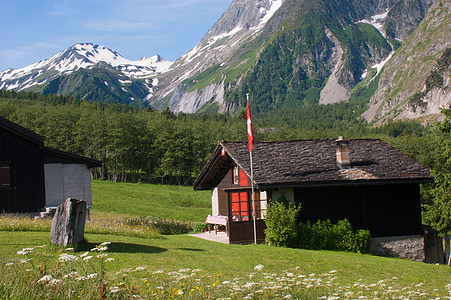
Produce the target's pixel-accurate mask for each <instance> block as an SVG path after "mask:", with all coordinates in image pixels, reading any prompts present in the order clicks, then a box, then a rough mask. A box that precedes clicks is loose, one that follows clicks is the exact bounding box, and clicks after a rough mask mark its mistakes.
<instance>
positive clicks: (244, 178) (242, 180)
mask: <svg viewBox="0 0 451 300" xmlns="http://www.w3.org/2000/svg"><path fill="white" fill-rule="evenodd" d="M240 185H241V186H247V176H246V174H245V173H244V172H243V170H241V169H240Z"/></svg>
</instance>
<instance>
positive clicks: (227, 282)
mask: <svg viewBox="0 0 451 300" xmlns="http://www.w3.org/2000/svg"><path fill="white" fill-rule="evenodd" d="M229 283H230V281H228V280H226V281H223V282H222V284H229Z"/></svg>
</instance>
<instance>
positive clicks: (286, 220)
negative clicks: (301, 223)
mask: <svg viewBox="0 0 451 300" xmlns="http://www.w3.org/2000/svg"><path fill="white" fill-rule="evenodd" d="M299 211H300V207H295V206H293V205H287V204H286V203H283V202H282V203H271V205H270V206H269V207H268V210H267V214H266V219H265V223H266V229H265V241H266V243H267V244H269V245H274V246H279V247H293V246H294V245H295V242H296V215H297V214H298V212H299Z"/></svg>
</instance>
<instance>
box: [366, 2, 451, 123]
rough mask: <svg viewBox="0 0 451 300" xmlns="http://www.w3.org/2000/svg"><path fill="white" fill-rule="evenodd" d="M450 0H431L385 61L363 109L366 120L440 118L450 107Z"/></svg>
mask: <svg viewBox="0 0 451 300" xmlns="http://www.w3.org/2000/svg"><path fill="white" fill-rule="evenodd" d="M450 8H451V2H450V1H435V3H434V4H433V5H432V6H431V7H430V8H429V12H428V14H427V15H426V17H425V18H424V20H423V21H422V22H421V24H420V26H419V27H418V28H417V29H416V30H415V31H414V32H413V34H411V35H410V36H409V37H408V38H407V40H406V41H405V42H404V43H403V45H402V46H401V47H400V48H399V49H398V51H396V52H395V54H394V55H393V57H392V58H391V59H390V61H389V62H388V63H387V64H386V66H385V68H384V71H383V73H382V74H381V77H380V80H379V87H378V89H377V90H376V92H375V94H374V95H373V97H372V98H371V101H370V106H371V108H370V109H369V110H368V111H367V112H365V114H364V118H365V119H366V120H367V121H370V122H371V121H372V122H383V121H385V120H391V119H395V120H396V119H414V118H420V119H422V120H423V121H425V122H430V121H435V120H436V119H440V118H441V115H440V108H443V107H445V108H449V107H451V92H450V74H451V72H450V71H451V66H450V64H451V34H450V32H451V22H450Z"/></svg>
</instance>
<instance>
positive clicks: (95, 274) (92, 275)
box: [86, 273, 97, 279]
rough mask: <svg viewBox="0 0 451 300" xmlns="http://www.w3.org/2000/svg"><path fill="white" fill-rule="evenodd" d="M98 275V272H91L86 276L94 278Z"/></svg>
mask: <svg viewBox="0 0 451 300" xmlns="http://www.w3.org/2000/svg"><path fill="white" fill-rule="evenodd" d="M96 277H97V273H92V274H89V275H88V276H87V277H86V278H87V279H92V278H96Z"/></svg>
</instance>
